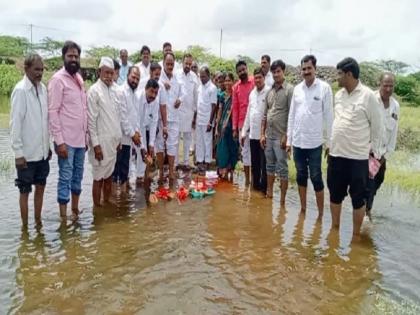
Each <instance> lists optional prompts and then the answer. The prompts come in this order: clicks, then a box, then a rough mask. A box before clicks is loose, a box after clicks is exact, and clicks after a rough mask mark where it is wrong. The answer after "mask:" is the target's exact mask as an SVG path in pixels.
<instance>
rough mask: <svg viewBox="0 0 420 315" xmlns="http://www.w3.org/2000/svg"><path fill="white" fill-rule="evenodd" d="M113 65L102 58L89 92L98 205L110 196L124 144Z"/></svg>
mask: <svg viewBox="0 0 420 315" xmlns="http://www.w3.org/2000/svg"><path fill="white" fill-rule="evenodd" d="M113 74H114V63H113V61H112V59H111V58H109V57H102V58H101V61H100V64H99V79H98V81H96V83H95V84H93V85H92V86H91V87H90V89H89V91H88V130H89V135H90V144H91V145H90V150H89V160H90V163H91V164H92V177H93V185H92V197H93V203H94V205H95V206H100V205H101V197H102V190H103V200H104V202H108V201H109V198H110V196H111V187H112V173H113V171H114V166H115V162H116V160H117V151H118V150H119V149H120V145H121V137H122V133H121V120H120V108H121V104H120V102H121V100H120V98H119V92H118V90H117V87H116V85H115V84H114V83H113V81H112V77H113Z"/></svg>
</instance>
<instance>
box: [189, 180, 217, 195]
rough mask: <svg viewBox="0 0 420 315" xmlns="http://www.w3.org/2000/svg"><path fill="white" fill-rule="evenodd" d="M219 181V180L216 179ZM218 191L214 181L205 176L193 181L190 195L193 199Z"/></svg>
mask: <svg viewBox="0 0 420 315" xmlns="http://www.w3.org/2000/svg"><path fill="white" fill-rule="evenodd" d="M216 181H217V180H216ZM215 193H216V191H215V190H214V188H213V184H212V183H208V181H207V180H206V179H205V178H203V179H201V180H200V178H197V181H192V182H191V185H190V196H191V198H193V199H202V198H204V197H206V196H212V195H214V194H215Z"/></svg>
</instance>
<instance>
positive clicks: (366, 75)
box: [360, 62, 382, 89]
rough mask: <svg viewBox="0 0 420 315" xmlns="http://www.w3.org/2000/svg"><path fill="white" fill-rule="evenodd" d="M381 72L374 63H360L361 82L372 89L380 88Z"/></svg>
mask: <svg viewBox="0 0 420 315" xmlns="http://www.w3.org/2000/svg"><path fill="white" fill-rule="evenodd" d="M381 72H382V71H381V70H380V69H379V68H378V67H377V66H376V65H375V64H373V63H372V62H361V63H360V81H362V83H363V84H365V85H367V86H369V87H370V88H372V89H377V88H378V87H379V77H380V76H381Z"/></svg>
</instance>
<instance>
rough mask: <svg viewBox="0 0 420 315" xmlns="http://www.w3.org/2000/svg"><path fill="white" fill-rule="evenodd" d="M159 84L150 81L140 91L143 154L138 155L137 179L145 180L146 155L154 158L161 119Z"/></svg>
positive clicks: (155, 81)
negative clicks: (157, 131) (144, 158)
mask: <svg viewBox="0 0 420 315" xmlns="http://www.w3.org/2000/svg"><path fill="white" fill-rule="evenodd" d="M159 90H160V88H159V83H158V81H157V80H153V79H149V81H147V83H146V86H145V87H144V88H143V89H142V90H141V91H139V93H140V95H139V104H140V108H141V112H142V113H143V114H142V115H141V117H140V130H141V134H142V135H143V139H142V142H141V150H142V151H143V153H141V154H138V155H137V177H138V178H139V179H141V180H143V178H144V176H145V171H146V163H145V161H143V158H142V157H144V155H145V154H147V155H149V156H150V157H151V158H153V157H154V154H155V153H154V147H155V140H156V130H157V125H158V119H159V97H158V95H159Z"/></svg>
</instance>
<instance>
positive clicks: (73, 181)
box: [57, 145, 86, 205]
mask: <svg viewBox="0 0 420 315" xmlns="http://www.w3.org/2000/svg"><path fill="white" fill-rule="evenodd" d="M66 146H67V152H68V157H67V159H63V158H60V157H58V168H59V171H58V184H57V201H58V203H59V204H61V205H65V204H67V203H68V202H69V201H70V192H71V193H72V194H74V195H76V196H79V195H80V194H81V192H82V179H83V167H84V163H85V150H86V149H85V148H73V147H71V146H69V145H66Z"/></svg>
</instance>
